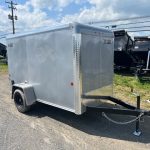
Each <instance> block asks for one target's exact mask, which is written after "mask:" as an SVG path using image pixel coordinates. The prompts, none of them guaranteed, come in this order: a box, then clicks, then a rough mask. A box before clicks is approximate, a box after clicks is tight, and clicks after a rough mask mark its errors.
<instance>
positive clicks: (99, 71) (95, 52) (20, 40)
mask: <svg viewBox="0 0 150 150" xmlns="http://www.w3.org/2000/svg"><path fill="white" fill-rule="evenodd" d="M7 44H8V65H9V75H10V80H11V82H12V84H13V86H12V88H13V89H12V94H13V93H14V91H15V90H16V89H18V88H19V89H22V90H23V92H24V94H25V98H26V103H27V105H31V104H33V103H34V102H35V101H39V102H42V103H45V104H48V105H52V106H55V107H58V108H62V109H65V110H68V111H71V112H74V113H75V114H82V113H83V112H85V111H86V107H87V106H88V105H95V106H96V105H99V103H97V100H94V99H92V100H89V99H88V100H87V99H84V98H82V95H97V94H98V95H102V96H112V91H113V57H114V55H113V53H114V52H113V49H114V39H113V33H112V32H111V31H108V30H104V29H99V28H95V27H91V26H87V25H82V24H78V23H72V24H67V25H63V26H59V27H54V28H51V29H44V30H40V31H35V32H28V33H24V34H16V35H11V36H9V37H7Z"/></svg>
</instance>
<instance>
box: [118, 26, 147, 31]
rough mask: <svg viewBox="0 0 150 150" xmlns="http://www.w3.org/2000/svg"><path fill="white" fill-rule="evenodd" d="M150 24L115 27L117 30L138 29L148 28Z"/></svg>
mask: <svg viewBox="0 0 150 150" xmlns="http://www.w3.org/2000/svg"><path fill="white" fill-rule="evenodd" d="M149 27H150V26H139V27H125V28H116V29H117V30H123V29H124V30H125V29H140V28H149Z"/></svg>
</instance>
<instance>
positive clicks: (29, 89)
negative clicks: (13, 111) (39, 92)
mask: <svg viewBox="0 0 150 150" xmlns="http://www.w3.org/2000/svg"><path fill="white" fill-rule="evenodd" d="M16 89H20V90H22V91H23V93H24V96H25V99H26V104H27V105H28V106H30V105H32V104H34V103H35V102H36V95H35V92H34V88H33V86H32V85H31V84H27V83H20V84H13V85H12V98H13V94H14V92H15V90H16Z"/></svg>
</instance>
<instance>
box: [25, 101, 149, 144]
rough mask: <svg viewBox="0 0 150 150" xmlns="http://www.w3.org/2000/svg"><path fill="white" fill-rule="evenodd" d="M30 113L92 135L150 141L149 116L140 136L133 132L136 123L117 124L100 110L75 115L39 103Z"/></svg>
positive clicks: (143, 141) (116, 117)
mask: <svg viewBox="0 0 150 150" xmlns="http://www.w3.org/2000/svg"><path fill="white" fill-rule="evenodd" d="M28 115H30V116H34V117H38V118H41V117H46V116H47V117H50V118H53V119H55V120H57V121H60V122H62V123H64V124H67V125H69V126H71V127H73V128H76V129H78V130H81V131H83V132H85V133H88V134H90V135H95V136H100V137H107V138H113V139H119V140H126V141H133V142H140V143H150V118H149V117H145V118H144V120H145V122H144V123H143V122H141V130H142V135H141V136H140V137H136V136H134V135H133V132H134V131H135V123H132V124H128V125H117V124H114V123H111V122H109V121H108V120H106V119H105V118H104V117H102V115H101V113H100V112H99V113H98V112H86V113H84V114H83V115H75V114H73V113H70V112H68V111H65V110H62V109H59V108H55V107H52V106H48V105H44V104H41V103H37V104H36V105H35V106H34V107H33V109H32V111H30V112H29V113H28ZM109 116H110V117H111V118H113V119H114V120H117V121H123V122H124V121H129V120H132V119H133V117H131V116H121V115H109Z"/></svg>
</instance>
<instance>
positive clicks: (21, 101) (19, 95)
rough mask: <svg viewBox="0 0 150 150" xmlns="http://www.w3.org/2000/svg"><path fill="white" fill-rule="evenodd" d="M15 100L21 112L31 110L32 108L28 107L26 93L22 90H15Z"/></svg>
mask: <svg viewBox="0 0 150 150" xmlns="http://www.w3.org/2000/svg"><path fill="white" fill-rule="evenodd" d="M13 98H14V102H15V105H16V107H17V109H18V111H19V112H21V113H25V112H27V111H29V110H30V108H31V106H27V105H26V99H25V96H24V93H23V92H22V91H21V90H19V89H17V90H15V92H14V94H13Z"/></svg>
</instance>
